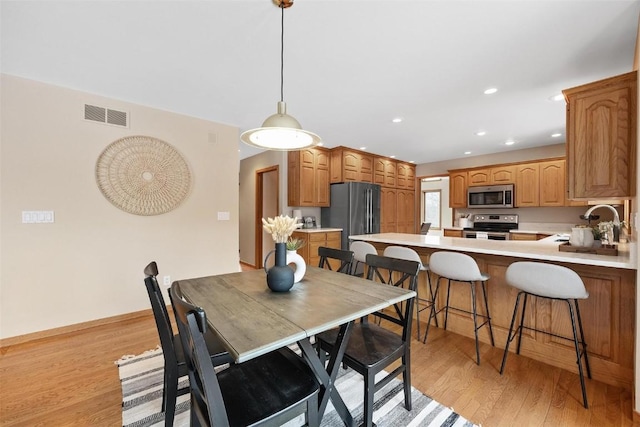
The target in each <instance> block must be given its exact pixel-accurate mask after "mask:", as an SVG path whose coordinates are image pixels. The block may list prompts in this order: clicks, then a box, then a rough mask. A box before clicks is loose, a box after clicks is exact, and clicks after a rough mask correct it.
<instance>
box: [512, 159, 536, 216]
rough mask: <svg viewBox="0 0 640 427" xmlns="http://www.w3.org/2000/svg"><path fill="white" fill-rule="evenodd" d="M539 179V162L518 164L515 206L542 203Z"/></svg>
mask: <svg viewBox="0 0 640 427" xmlns="http://www.w3.org/2000/svg"><path fill="white" fill-rule="evenodd" d="M539 180H540V177H539V167H538V164H537V163H527V164H522V165H518V166H516V185H515V193H516V200H515V202H516V203H515V207H518V208H524V207H531V206H539V205H540V195H539V187H540V184H539Z"/></svg>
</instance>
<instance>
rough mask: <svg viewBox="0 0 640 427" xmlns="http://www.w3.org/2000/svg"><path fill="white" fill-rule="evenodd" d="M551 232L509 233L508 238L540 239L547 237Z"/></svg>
mask: <svg viewBox="0 0 640 427" xmlns="http://www.w3.org/2000/svg"><path fill="white" fill-rule="evenodd" d="M549 236H551V234H544V233H511V234H510V235H509V239H510V240H540V239H544V238H545V237H549Z"/></svg>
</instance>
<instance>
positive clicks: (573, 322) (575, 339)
mask: <svg viewBox="0 0 640 427" xmlns="http://www.w3.org/2000/svg"><path fill="white" fill-rule="evenodd" d="M565 301H566V302H567V305H568V306H569V314H570V315H571V327H572V328H573V343H574V344H575V347H576V358H577V363H578V371H579V373H580V387H581V388H582V401H583V403H584V407H585V408H587V409H588V408H589V404H588V403H587V388H586V386H585V384H584V374H583V373H582V357H581V356H580V347H579V344H578V332H577V331H576V319H575V316H574V314H573V307H572V306H571V301H570V300H565Z"/></svg>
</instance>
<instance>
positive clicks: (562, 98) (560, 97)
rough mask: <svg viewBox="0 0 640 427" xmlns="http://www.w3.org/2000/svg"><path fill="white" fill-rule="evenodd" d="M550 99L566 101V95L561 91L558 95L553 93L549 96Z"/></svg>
mask: <svg viewBox="0 0 640 427" xmlns="http://www.w3.org/2000/svg"><path fill="white" fill-rule="evenodd" d="M549 100H550V101H564V95H563V94H561V93H558V94H556V95H553V96H552V97H550V98H549Z"/></svg>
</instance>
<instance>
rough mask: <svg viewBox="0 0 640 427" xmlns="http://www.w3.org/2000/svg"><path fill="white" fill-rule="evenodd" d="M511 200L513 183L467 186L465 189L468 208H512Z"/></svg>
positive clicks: (512, 199)
mask: <svg viewBox="0 0 640 427" xmlns="http://www.w3.org/2000/svg"><path fill="white" fill-rule="evenodd" d="M513 202H514V198H513V184H506V185H485V186H482V187H469V188H468V190H467V207H468V208H483V209H484V208H512V207H513Z"/></svg>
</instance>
